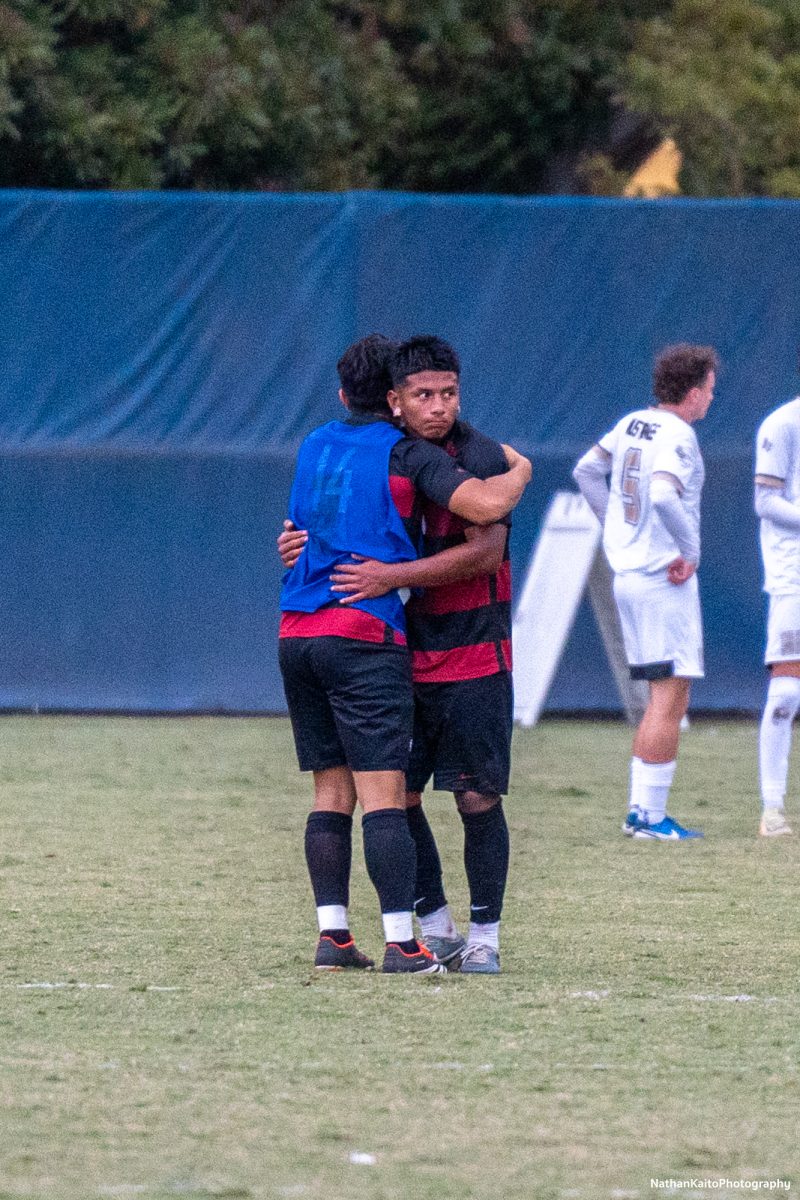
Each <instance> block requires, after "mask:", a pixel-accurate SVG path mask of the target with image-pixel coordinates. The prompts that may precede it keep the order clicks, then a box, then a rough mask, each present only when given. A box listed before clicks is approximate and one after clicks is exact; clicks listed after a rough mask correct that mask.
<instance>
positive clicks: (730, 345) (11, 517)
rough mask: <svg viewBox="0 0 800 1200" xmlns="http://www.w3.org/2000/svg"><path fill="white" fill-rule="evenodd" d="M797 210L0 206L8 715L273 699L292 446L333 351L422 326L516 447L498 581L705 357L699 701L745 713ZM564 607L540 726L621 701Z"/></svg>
mask: <svg viewBox="0 0 800 1200" xmlns="http://www.w3.org/2000/svg"><path fill="white" fill-rule="evenodd" d="M799 243H800V203H793V202H778V201H754V202H727V201H719V202H717V201H703V202H692V201H664V202H650V201H632V200H628V201H614V200H608V201H606V200H584V199H550V198H548V199H531V200H527V199H505V198H491V197H490V198H483V197H481V198H477V197H466V198H465V197H429V196H426V197H422V196H406V195H395V194H370V193H358V194H343V195H303V196H262V195H259V196H250V195H244V196H238V195H225V196H221V195H197V194H193V195H177V194H157V193H146V194H144V193H143V194H137V193H134V194H97V193H91V194H88V193H74V194H73V193H67V194H64V193H56V192H14V191H8V192H4V193H0V306H2V321H0V355H1V356H2V362H3V374H2V387H1V388H0V502H1V503H2V513H3V520H2V523H1V524H0V563H2V571H3V579H2V586H1V587H0V629H1V630H2V638H0V707H2V708H18V707H33V706H38V707H40V708H69V709H123V710H141V711H154V710H183V709H188V710H195V709H196V710H226V711H282V710H283V708H284V701H283V694H282V690H281V685H280V678H279V675H278V671H277V664H276V653H275V634H276V629H277V620H278V618H277V594H278V586H279V579H280V571H279V564H278V562H277V559H276V556H275V553H274V537H275V534H276V531H277V530H278V528H279V525H280V520H281V518H282V516H283V514H284V511H285V505H286V499H287V495H288V489H289V484H290V480H291V473H292V464H293V458H294V454H295V451H296V448H297V444H298V441H299V439H300V438H301V437H302V436H303V435H304V434H305V433H307V432H308V430H310V429H311V428H312V427H313V426H314V425H316V424H319V423H320V422H322V421H325V420H328V419H330V418H331V416H333V415H334V414H336V413H337V400H336V387H337V381H336V376H335V370H334V365H335V362H336V359H337V357H338V355H339V353H340V352H341V350H342V349H343V348H344V347H345V346H346V345H347V344H348V343H349V342H350V341H352V340H353V339H354V338H356V337H359V336H361V335H362V334H364V333H368V332H370V331H372V330H381V331H383V332H385V333H387V334H390V335H395V336H407V335H410V334H412V333H419V332H436V333H439V334H441V335H442V336H444V337H446V338H449V339H451V340H452V341H453V342H454V343H455V345H456V346H457V347H458V349H459V351H460V353H461V356H462V362H463V375H462V383H463V392H464V401H463V403H464V409H465V415H467V416H468V418H469V419H471V420H472V421H473V422H474V423H475V424H477V425H478V426H479V427H480V428H482V429H484V430H486V431H487V432H489V433H491V434H493V435H495V436H497V437H499V438H502V439H503V440H506V441H511V442H513V443H514V444H515V445H517V446H518V447H520V448H521V449H523V450H526V451H528V452H530V453H532V454H533V456H534V458H535V461H536V475H535V482H534V485H533V486H532V487H531V488H530V489H529V491H528V494H527V496H526V498H525V500H524V501H523V504H522V505H521V506H520V509H519V510H518V514H517V518H516V521H515V528H514V544H513V548H514V550H515V559H516V568H517V573H518V575H519V574H520V573H521V570H522V568H523V567H524V565H525V561H526V560H527V557H528V554H529V552H530V549H531V546H532V544H533V541H534V539H535V536H536V533H537V529H538V523H539V521H540V518H541V515H542V513H543V511H544V508H545V507H546V504H547V502H548V499H549V496H550V494H551V493H552V492H553V491H554V490H555V489H557V488H561V487H565V486H571V482H570V479H569V469H570V467H571V464H572V462H573V461H574V459H575V457H576V456H577V455H578V454H579V453H581V452H582V451H583V450H584V449H585V448H586V447H587V446H588V445H589V444H590V443H591V442H592V441H593V440H594V439H595V438H596V437H597V436H598V435H599V434H600V433H602V432H604V431H605V430H606V429H607V428H608V427H609V426H610V425H611V424H612V423H613V422H614V421H615V420H616V419H617V418H618V416H619V415H620V414H621V413H622V412H624V411H626V410H627V409H630V408H633V407H637V406H639V405H641V404H642V403H643V402H647V401H648V399H649V396H650V368H651V362H652V358H653V355H654V353H655V352H656V351H657V350H658V349H659V348H660V347H662V346H663V345H665V344H666V343H669V342H674V341H679V340H690V341H696V342H710V343H712V344H714V345H715V346H716V347H717V348H718V349H719V351H720V353H721V356H722V359H723V362H724V370H723V372H722V374H721V378H720V382H719V386H718V398H717V400H716V402H715V405H714V406H713V408H712V410H711V413H710V415H709V416H708V418H707V419H706V421H705V422H704V423H703V425H702V426H700V427H699V430H698V432H699V436H700V440H701V444H702V446H703V448H704V452H705V456H706V463H707V472H708V483H707V491H706V500H705V508H704V539H705V540H704V561H703V565H702V570H701V589H702V595H703V604H704V614H705V623H706V631H707V632H706V640H707V678H706V680H705V681H704V682H703V683H702V684H700V685H699V686H698V687H697V688H696V690H695V696H694V699H695V704H696V705H698V706H700V707H707V708H716V709H727V708H747V709H755V708H758V706H759V705H760V703H761V699H762V692H763V671H762V668H761V665H760V663H761V651H762V639H763V630H762V626H763V613H764V604H763V600H762V597H761V593H760V585H761V576H760V567H759V562H758V555H757V547H756V522H755V519H754V517H753V516H752V514H751V478H752V441H753V434H754V431H755V428H756V426H757V424H758V422H759V421H760V420H761V419H762V417H763V416H764V415H765V413H766V412H767V411H769V410H770V409H771V408H773V407H774V406H775V405H776V404H778V403H781V402H783V401H784V400H786V399H789V398H790V397H791V396H792V395H793V394H795V392H796V391H797V390H798V385H797V379H796V372H797V344H798V313H799V312H800V303H799V301H800V272H798V269H797V264H798V260H799V259H800V245H799ZM616 706H617V698H616V695H615V693H614V690H613V686H612V683H611V679H610V675H609V672H608V670H607V667H606V664H605V663H604V661H603V658H602V652H601V651H600V649H599V640H598V637H597V634H596V632H595V630H594V628H593V625H592V623H591V618H590V617H589V616H588V614H587V613H586V612H584V613H583V614H582V616H581V619H580V620H579V622H578V626H577V628H576V630H575V634H574V636H573V639H572V641H571V643H570V646H569V648H568V651H567V654H566V656H565V659H564V662H563V664H562V667H561V669H560V671H559V675H558V678H557V681H556V684H555V687H554V689H553V692H552V694H551V697H550V702H549V707H551V708H577V709H592V708H614V707H616Z"/></svg>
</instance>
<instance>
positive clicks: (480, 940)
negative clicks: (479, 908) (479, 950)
mask: <svg viewBox="0 0 800 1200" xmlns="http://www.w3.org/2000/svg"><path fill="white" fill-rule="evenodd" d="M467 945H468V946H491V947H492V949H493V950H499V949H500V922H499V921H490V922H489V923H488V924H486V925H476V924H475V922H474V921H470V923H469V936H468V938H467Z"/></svg>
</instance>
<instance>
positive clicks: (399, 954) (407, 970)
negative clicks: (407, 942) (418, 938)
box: [382, 942, 447, 975]
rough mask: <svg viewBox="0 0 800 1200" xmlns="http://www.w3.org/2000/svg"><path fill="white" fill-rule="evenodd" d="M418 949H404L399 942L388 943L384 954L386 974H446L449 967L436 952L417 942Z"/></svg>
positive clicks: (384, 970)
mask: <svg viewBox="0 0 800 1200" xmlns="http://www.w3.org/2000/svg"><path fill="white" fill-rule="evenodd" d="M417 947H418V948H417V950H404V949H403V947H402V946H398V944H397V942H387V943H386V953H385V954H384V956H383V968H382V970H383V972H384V974H385V975H446V974H447V967H445V966H443V965H442V964H441V963H440V962H439V960H438V958H437V957H436V955H435V954H431V952H430V950H429V949H428V947H427V946H423V944H422V942H417Z"/></svg>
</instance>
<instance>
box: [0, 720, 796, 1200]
mask: <svg viewBox="0 0 800 1200" xmlns="http://www.w3.org/2000/svg"><path fill="white" fill-rule="evenodd" d="M0 730H1V731H2V740H3V757H2V765H0V773H1V775H2V784H3V788H2V792H3V807H2V813H3V820H2V831H3V837H2V844H1V845H0V882H1V884H2V906H3V908H2V911H3V923H2V954H0V985H1V986H0V1197H2V1198H3V1200H8V1198H9V1197H15V1198H17V1197H47V1198H51V1197H52V1198H57V1200H87V1198H89V1197H98V1196H107V1197H110V1196H117V1197H123V1198H125V1197H133V1196H143V1197H145V1198H147V1200H159V1198H162V1200H167V1198H172V1197H176V1196H179V1197H183V1198H184V1200H200V1198H203V1200H205V1198H208V1197H226V1198H227V1200H234V1198H237V1200H244V1198H247V1200H251V1198H252V1200H260V1198H262V1197H270V1198H272V1197H276V1198H277V1197H285V1198H287V1200H288V1198H294V1197H297V1198H300V1200H406V1198H414V1200H416V1198H419V1200H433V1198H434V1197H436V1198H437V1200H451V1198H452V1200H456V1198H459V1200H461V1198H463V1197H474V1198H480V1200H528V1198H535V1200H551V1198H552V1200H556V1198H557V1200H562V1198H564V1200H567V1198H574V1200H578V1198H584V1197H585V1198H594V1197H604V1198H608V1200H611V1198H616V1200H625V1198H629V1200H636V1198H642V1200H643V1198H644V1197H650V1196H657V1195H660V1194H669V1193H668V1191H667V1189H665V1188H660V1189H659V1188H652V1187H651V1179H662V1180H665V1179H669V1178H672V1179H673V1180H674V1181H676V1182H684V1181H688V1180H690V1179H700V1180H702V1179H714V1180H716V1179H717V1178H719V1177H720V1176H723V1177H725V1176H726V1177H727V1178H728V1179H730V1180H732V1181H740V1180H748V1181H753V1180H769V1179H773V1180H774V1179H784V1180H786V1179H797V1181H798V1185H799V1186H800V1150H798V1135H797V1117H796V1110H795V1105H796V1104H797V1102H798V1097H799V1096H800V1092H799V1090H798V1085H799V1084H800V1002H799V1001H800V982H799V979H798V966H799V962H800V948H799V945H798V914H797V907H798V866H800V838H785V839H776V840H775V841H771V842H764V841H760V840H759V839H758V838H757V837H756V836H755V830H756V825H757V800H756V760H755V751H756V727H755V724H754V723H750V724H748V723H741V724H725V723H719V724H713V723H698V724H697V725H696V726H695V727H694V728H693V729H692V730H691V731H690V732H689V733H688V734H687V735H686V736H685V740H684V746H683V750H682V757H681V763H680V767H679V771H678V776H677V779H676V785H675V789H674V792H673V801H672V803H671V806H670V808H671V811H672V812H673V813H674V815H675V816H677V817H679V818H680V819H683V820H685V821H687V822H688V823H690V824H697V825H700V826H701V827H703V828H704V829H705V831H706V835H707V836H706V839H705V841H703V842H702V843H697V844H689V845H678V846H675V845H652V844H642V843H635V844H632V843H631V842H629V841H628V840H627V839H623V837H622V836H621V834H620V832H619V825H620V821H621V819H622V816H623V814H624V791H625V788H624V779H625V775H626V771H627V756H628V747H629V732H628V730H627V729H626V728H625V726H623V725H621V724H614V723H603V724H592V723H588V722H587V723H583V722H574V723H571V722H552V723H545V724H543V725H542V726H540V727H539V728H538V729H536V730H534V731H531V732H525V733H518V734H517V739H516V759H515V772H514V785H513V790H512V794H511V796H510V797H509V801H508V813H509V821H510V824H511V827H512V838H513V842H512V848H513V860H512V874H511V880H510V886H509V894H508V897H507V907H506V920H505V934H504V943H503V967H504V974H503V975H502V976H501V977H499V978H496V979H490V978H485V979H482V978H460V977H459V976H451V977H448V978H444V979H428V980H421V979H412V980H409V979H403V978H398V977H383V976H381V975H380V974H375V975H371V976H366V977H363V976H361V977H352V976H346V975H335V976H327V977H322V978H316V977H314V975H313V972H312V971H311V969H310V966H309V964H310V959H311V955H312V952H313V945H314V938H315V930H314V913H313V908H312V904H311V899H310V893H309V888H308V885H307V881H306V876H305V868H304V864H303V860H302V830H303V825H304V821H305V815H306V811H307V801H308V793H309V781H308V779H306V778H301V777H300V776H299V775H298V774H297V773H296V770H295V766H294V760H293V757H292V752H291V742H290V735H289V728H288V724H287V723H286V722H285V721H280V720H210V719H195V720H134V719H105V718H86V719H79V718H45V717H41V718H6V719H4V720H3V721H2V723H0ZM429 812H430V814H431V819H432V823H433V825H434V828H435V829H436V832H437V835H438V836H439V839H440V844H441V848H442V851H443V857H444V859H445V863H446V870H447V877H448V881H449V884H450V886H449V892H450V896H451V901H452V902H453V905H454V908H455V909H456V911H457V915H458V916H459V917H461V918H463V917H464V915H465V909H466V902H465V888H464V883H463V871H462V869H461V867H460V863H459V855H460V826H458V825H457V822H456V819H455V814H454V812H453V811H452V801H451V799H450V798H449V797H447V796H443V795H436V797H435V798H430V803H429ZM354 874H355V881H354V895H353V903H352V914H353V927H354V929H355V931H356V934H357V936H358V939H359V942H360V943H361V944H362V945H363V948H364V949H365V950H367V951H371V952H373V953H374V954H375V955H378V954H379V953H380V949H381V936H380V925H379V921H378V916H377V908H376V903H375V899H374V893H373V891H372V889H371V887H370V885H369V883H368V881H367V879H366V875H365V872H364V868H363V858H362V855H361V853H360V845H359V843H358V841H357V843H356V855H355V871H354ZM354 1154H355V1155H364V1156H369V1161H367V1162H359V1161H356V1162H352V1161H351V1155H354ZM792 1190H794V1188H793V1189H792ZM742 1192H743V1189H740V1188H736V1189H728V1188H715V1189H713V1190H712V1189H707V1190H700V1191H697V1190H691V1189H688V1188H683V1189H680V1191H679V1192H674V1193H673V1194H680V1195H683V1196H687V1195H692V1194H694V1195H699V1196H712V1195H714V1196H722V1195H741V1194H742ZM778 1194H785V1193H783V1192H779V1193H778Z"/></svg>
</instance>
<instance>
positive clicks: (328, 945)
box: [314, 933, 375, 971]
mask: <svg viewBox="0 0 800 1200" xmlns="http://www.w3.org/2000/svg"><path fill="white" fill-rule="evenodd" d="M314 966H315V967H316V968H317V970H318V971H373V970H374V969H375V963H374V962H373V961H372V959H371V958H367V956H366V954H362V953H361V951H360V950H359V949H357V947H356V944H355V942H354V941H353V939H352V938H350V941H349V942H341V943H340V942H337V941H334V939H333V938H332V937H329V936H328V935H327V934H325V933H322V934H320V938H319V941H318V942H317V953H316V954H315V956H314Z"/></svg>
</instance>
